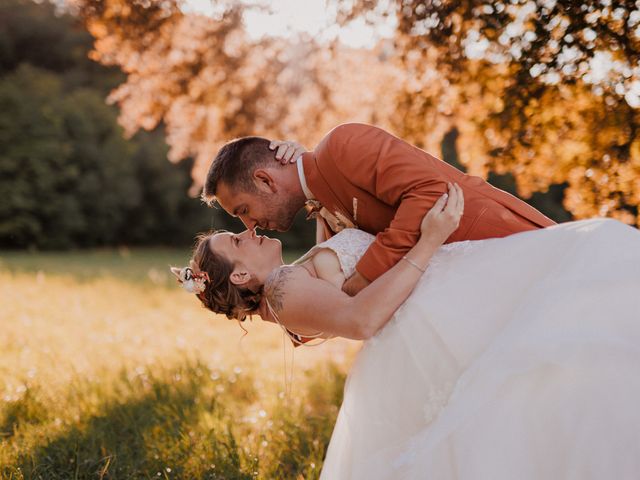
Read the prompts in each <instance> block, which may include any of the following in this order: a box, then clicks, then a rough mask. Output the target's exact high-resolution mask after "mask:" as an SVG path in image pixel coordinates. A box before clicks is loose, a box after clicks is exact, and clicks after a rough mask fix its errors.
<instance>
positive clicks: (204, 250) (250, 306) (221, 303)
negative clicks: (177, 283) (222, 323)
mask: <svg viewBox="0 0 640 480" xmlns="http://www.w3.org/2000/svg"><path fill="white" fill-rule="evenodd" d="M223 231H224V230H218V231H211V232H209V233H204V234H200V235H198V236H197V237H196V244H195V246H194V248H193V261H194V262H195V263H196V265H197V266H198V268H199V269H200V271H202V272H206V273H207V274H208V275H209V281H208V282H207V283H206V285H205V290H204V291H203V292H202V293H200V294H198V298H199V299H200V301H201V302H202V304H203V305H204V307H205V308H208V309H209V310H211V311H212V312H214V313H224V314H225V315H226V316H227V318H229V319H236V320H239V321H244V319H245V318H246V317H247V316H248V315H250V314H251V313H253V312H255V311H256V310H257V309H258V307H259V305H260V300H261V299H262V288H260V290H259V291H258V292H252V291H251V290H249V289H248V288H243V287H239V286H237V285H234V284H233V283H232V282H231V273H232V272H233V269H234V267H235V265H234V264H233V262H231V261H230V260H229V259H228V258H227V257H225V256H224V255H221V254H219V253H216V252H213V251H212V250H211V248H209V240H210V239H211V237H212V236H213V235H215V234H216V233H220V232H223Z"/></svg>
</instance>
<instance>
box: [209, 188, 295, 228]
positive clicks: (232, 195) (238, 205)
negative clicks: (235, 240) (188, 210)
mask: <svg viewBox="0 0 640 480" xmlns="http://www.w3.org/2000/svg"><path fill="white" fill-rule="evenodd" d="M261 187H262V188H261ZM216 199H217V200H218V203H219V204H220V206H221V207H222V208H224V209H225V211H226V212H227V213H228V214H229V215H231V216H234V217H238V218H239V219H240V220H242V223H244V225H245V226H246V227H247V228H248V229H250V230H255V229H256V228H260V229H262V230H277V231H280V232H286V231H287V230H289V228H291V224H292V223H293V219H294V218H295V216H296V213H297V211H298V209H297V208H296V207H295V206H294V205H293V202H292V200H291V199H289V198H287V197H285V196H284V195H283V194H282V193H280V192H279V191H278V190H275V191H273V189H270V188H268V186H265V185H263V184H260V185H258V187H257V190H255V191H254V192H246V191H243V190H242V189H241V188H235V189H234V188H232V187H229V186H228V185H227V184H225V183H224V182H220V183H219V184H218V186H217V188H216Z"/></svg>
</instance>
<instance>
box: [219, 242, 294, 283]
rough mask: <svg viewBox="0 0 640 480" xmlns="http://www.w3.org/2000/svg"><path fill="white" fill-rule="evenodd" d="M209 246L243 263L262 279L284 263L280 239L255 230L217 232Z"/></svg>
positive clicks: (234, 260)
mask: <svg viewBox="0 0 640 480" xmlns="http://www.w3.org/2000/svg"><path fill="white" fill-rule="evenodd" d="M209 248H210V249H211V250H213V251H214V252H216V253H219V254H221V255H224V256H225V257H227V258H228V259H229V260H230V261H231V262H232V263H234V264H239V263H240V264H243V265H244V266H245V267H246V268H247V270H248V271H249V272H250V273H251V274H252V276H254V277H256V278H258V279H262V280H264V279H265V278H266V276H267V275H268V274H269V273H270V272H271V271H272V270H273V269H274V268H276V267H278V266H279V265H281V264H282V244H281V243H280V240H276V239H275V238H269V237H265V236H264V235H256V232H255V230H245V231H244V232H242V233H239V234H235V233H231V232H221V233H216V234H215V235H212V236H211V238H210V239H209Z"/></svg>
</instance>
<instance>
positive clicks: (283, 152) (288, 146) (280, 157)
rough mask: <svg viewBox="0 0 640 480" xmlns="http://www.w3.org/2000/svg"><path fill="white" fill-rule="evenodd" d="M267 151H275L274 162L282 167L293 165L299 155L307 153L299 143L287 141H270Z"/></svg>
mask: <svg viewBox="0 0 640 480" xmlns="http://www.w3.org/2000/svg"><path fill="white" fill-rule="evenodd" d="M269 149H270V150H275V151H276V160H277V161H279V162H280V163H281V164H282V165H285V164H286V163H294V162H295V161H296V160H297V159H298V157H299V156H300V155H302V154H303V153H304V152H306V151H307V149H306V148H304V147H303V146H302V145H300V144H299V143H297V142H292V141H288V140H272V141H271V143H270V144H269Z"/></svg>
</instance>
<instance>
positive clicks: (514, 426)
mask: <svg viewBox="0 0 640 480" xmlns="http://www.w3.org/2000/svg"><path fill="white" fill-rule="evenodd" d="M372 240H373V237H372V236H370V235H369V234H366V233H364V232H360V231H357V230H344V231H343V232H341V233H340V234H338V235H336V236H334V237H333V238H332V239H330V240H329V241H328V242H325V243H324V244H321V245H319V246H318V247H325V248H331V249H332V250H334V251H336V252H337V254H338V257H339V259H340V262H341V265H342V267H343V269H344V271H345V274H347V275H350V274H351V273H352V272H353V269H354V267H355V263H356V261H357V260H358V258H360V256H361V255H362V254H363V253H364V251H365V250H366V249H367V247H368V245H369V244H370V242H371V241H372ZM318 247H316V248H318ZM321 478H322V479H323V480H347V479H355V480H378V479H385V480H387V479H388V480H400V479H431V480H453V479H465V480H485V479H486V480H553V479H563V480H569V479H572V480H573V479H575V480H588V479H599V480H600V479H602V480H627V479H628V480H632V479H634V480H636V479H640V232H638V231H637V230H635V229H633V228H631V227H628V226H625V225H623V224H622V223H619V222H616V221H613V220H606V219H596V220H587V221H580V222H572V223H565V224H562V225H557V226H554V227H551V228H547V229H544V230H536V231H531V232H525V233H520V234H516V235H512V236H510V237H506V238H502V239H490V240H482V241H467V242H459V243H454V244H449V245H445V246H443V247H441V248H440V249H439V250H438V251H437V253H436V254H435V255H434V256H433V258H432V260H431V262H430V264H429V267H428V269H427V272H426V273H425V275H423V277H422V279H421V280H420V282H419V283H418V285H417V286H416V288H415V289H414V291H413V293H412V294H411V296H410V297H409V298H408V299H407V301H406V302H405V303H404V304H403V305H402V306H401V307H400V309H398V311H397V312H396V314H395V315H394V317H393V318H392V319H391V321H390V322H389V323H388V324H387V325H386V326H385V327H384V328H383V329H381V330H380V331H379V332H378V333H377V334H376V335H375V336H374V337H373V338H371V339H370V340H368V341H366V342H364V344H363V347H362V349H361V351H360V352H359V353H358V355H357V357H356V360H355V362H354V364H353V367H352V369H351V372H350V373H349V376H348V378H347V381H346V384H345V389H344V401H343V404H342V407H341V409H340V412H339V415H338V419H337V422H336V425H335V428H334V431H333V435H332V437H331V442H330V444H329V448H328V450H327V455H326V459H325V462H324V467H323V470H322V474H321Z"/></svg>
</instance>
